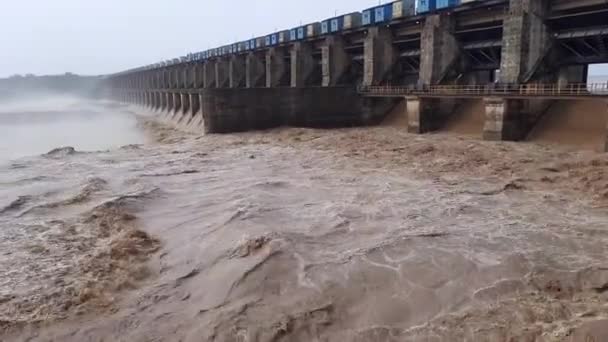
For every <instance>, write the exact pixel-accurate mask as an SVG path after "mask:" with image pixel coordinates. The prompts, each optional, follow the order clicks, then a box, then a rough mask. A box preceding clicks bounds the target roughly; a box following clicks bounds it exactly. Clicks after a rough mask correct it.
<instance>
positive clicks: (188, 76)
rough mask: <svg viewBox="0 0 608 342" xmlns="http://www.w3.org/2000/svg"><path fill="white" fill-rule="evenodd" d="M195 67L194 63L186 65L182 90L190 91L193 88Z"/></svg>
mask: <svg viewBox="0 0 608 342" xmlns="http://www.w3.org/2000/svg"><path fill="white" fill-rule="evenodd" d="M195 68H196V65H195V64H194V63H192V64H188V65H187V66H186V67H185V68H184V83H185V84H184V88H186V89H192V88H194V83H195V82H196V71H195Z"/></svg>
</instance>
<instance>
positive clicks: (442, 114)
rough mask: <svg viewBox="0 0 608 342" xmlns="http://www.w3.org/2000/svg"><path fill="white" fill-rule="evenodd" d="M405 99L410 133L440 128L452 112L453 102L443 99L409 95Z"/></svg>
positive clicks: (420, 132) (426, 131)
mask: <svg viewBox="0 0 608 342" xmlns="http://www.w3.org/2000/svg"><path fill="white" fill-rule="evenodd" d="M405 101H406V110H407V118H408V132H410V133H417V134H422V133H428V132H432V131H435V130H438V129H439V128H440V127H442V126H443V124H444V123H445V122H446V120H447V117H448V116H449V114H451V106H452V104H451V103H449V101H444V100H442V99H438V98H422V97H417V96H408V97H406V98H405Z"/></svg>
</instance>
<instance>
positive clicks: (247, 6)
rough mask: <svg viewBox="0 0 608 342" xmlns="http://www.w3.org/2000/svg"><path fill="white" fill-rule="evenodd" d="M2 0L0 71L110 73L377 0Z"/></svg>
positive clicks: (1, 73) (358, 8)
mask: <svg viewBox="0 0 608 342" xmlns="http://www.w3.org/2000/svg"><path fill="white" fill-rule="evenodd" d="M0 2H2V6H1V8H0V32H1V34H0V51H1V52H0V54H1V55H0V77H5V76H9V75H13V74H25V73H34V74H56V73H64V72H66V71H71V72H75V73H80V74H104V73H112V72H116V71H120V70H124V69H128V68H131V67H137V66H141V65H145V64H151V63H156V62H158V61H160V60H164V59H169V58H173V57H178V56H181V55H184V54H186V53H188V52H196V51H201V50H205V49H208V48H211V47H216V46H220V45H226V44H228V43H231V42H234V41H240V40H245V39H248V38H251V37H253V36H261V35H265V34H267V33H270V32H272V31H274V30H275V29H289V28H292V27H294V26H298V25H299V23H300V22H302V23H304V24H305V23H308V22H315V21H320V20H323V19H325V18H328V17H332V16H333V15H334V13H335V12H336V11H337V12H338V13H348V12H353V11H361V10H363V9H365V8H367V7H371V6H374V5H375V4H378V0H307V1H296V0H224V1H220V0H18V1H12V0H0ZM385 2H386V1H385Z"/></svg>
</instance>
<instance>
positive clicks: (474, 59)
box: [106, 0, 608, 151]
mask: <svg viewBox="0 0 608 342" xmlns="http://www.w3.org/2000/svg"><path fill="white" fill-rule="evenodd" d="M379 9H381V10H379ZM366 11H367V12H366ZM366 11H363V12H362V13H350V14H346V15H343V16H339V17H335V18H331V19H328V20H326V21H323V22H321V23H312V24H308V25H304V26H300V27H296V28H294V29H291V30H285V31H280V32H275V33H272V34H270V35H268V36H264V37H259V38H254V39H251V40H248V41H244V42H238V43H235V44H230V45H227V46H223V47H219V48H215V49H211V50H207V51H202V52H198V53H194V54H189V55H188V56H184V57H181V58H178V59H175V60H172V61H167V62H162V63H158V64H154V65H149V66H145V67H141V68H137V69H133V70H128V71H124V72H121V73H117V74H114V75H109V76H108V77H107V78H106V92H107V93H106V94H107V96H108V97H110V98H112V99H114V100H118V101H122V102H125V103H133V104H137V105H141V106H144V107H147V108H148V109H150V110H152V111H156V112H158V113H161V115H162V117H163V118H165V120H168V121H170V122H173V123H176V124H178V125H179V126H181V127H183V128H187V129H190V130H198V131H201V132H205V133H226V132H236V131H244V130H251V129H262V128H270V127H276V126H280V125H292V126H303V127H336V126H353V125H372V124H377V123H379V122H381V121H382V120H383V119H384V118H385V117H386V116H387V114H388V113H390V112H392V115H393V116H394V115H395V111H400V112H402V116H403V120H402V121H405V122H406V123H407V124H406V125H405V126H406V127H404V129H407V130H408V131H409V132H412V133H426V132H431V131H436V130H441V129H447V130H455V131H463V132H466V133H467V134H473V133H475V131H474V130H478V135H479V136H480V137H483V138H484V139H486V140H511V141H517V140H526V139H527V138H528V137H536V138H537V137H539V136H551V137H552V140H557V141H559V140H560V139H559V136H557V137H555V136H554V134H553V135H551V134H549V135H547V134H542V133H539V129H540V128H535V127H536V126H537V124H539V123H546V122H548V120H549V121H551V120H552V119H549V118H547V116H551V115H556V117H555V118H554V120H553V121H555V120H560V117H568V122H569V123H571V124H572V127H574V129H579V130H580V128H581V127H586V126H585V125H583V124H577V120H578V118H577V116H576V113H574V114H568V115H566V114H564V113H562V112H563V110H560V111H558V110H556V106H561V105H560V104H563V103H568V102H571V101H575V102H576V103H580V104H581V105H568V106H566V107H567V108H571V109H572V110H583V111H588V110H592V111H593V113H581V117H584V119H581V120H586V121H593V122H594V124H593V126H594V129H593V130H591V131H592V132H591V131H590V132H589V134H590V135H594V136H589V141H593V142H597V143H593V146H594V148H596V149H601V150H606V151H608V104H607V102H606V101H608V83H606V84H588V83H587V78H588V77H587V76H588V70H589V65H591V64H597V63H608V48H607V47H608V3H607V2H606V1H605V0H535V1H531V0H486V1H481V0H480V1H466V2H465V1H463V2H462V3H460V2H458V4H456V5H454V6H448V7H445V8H434V9H425V10H424V11H421V10H420V5H419V4H418V5H415V4H414V1H413V0H409V1H407V0H405V1H403V0H402V1H396V2H393V3H390V4H386V5H381V6H378V7H377V8H373V9H370V10H366ZM587 102H590V103H592V104H593V105H585V103H587ZM471 110H475V111H476V112H480V114H479V115H475V114H473V113H462V112H463V111H471ZM557 112H559V114H555V113H557ZM397 115H398V113H397ZM464 117H470V120H473V121H474V124H473V123H472V124H471V125H469V126H467V125H466V124H463V123H460V124H459V123H457V122H455V120H457V119H458V118H464ZM589 117H592V118H593V119H590V118H589ZM597 125H600V126H601V132H602V133H601V137H597V136H596V135H597V134H598V133H597V131H598V129H597V127H595V126H597ZM465 126H467V127H466V128H465ZM558 126H560V125H557V124H551V125H549V124H544V125H542V127H545V128H546V129H551V128H552V127H558ZM587 126H589V125H587ZM567 127H568V126H566V128H563V127H562V128H560V129H562V130H564V129H566V130H567ZM472 129H473V131H472ZM584 134H585V133H583V135H584Z"/></svg>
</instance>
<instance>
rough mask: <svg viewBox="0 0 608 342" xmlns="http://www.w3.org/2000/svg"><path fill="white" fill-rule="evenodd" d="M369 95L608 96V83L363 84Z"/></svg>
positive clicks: (362, 90) (360, 89) (362, 91)
mask: <svg viewBox="0 0 608 342" xmlns="http://www.w3.org/2000/svg"><path fill="white" fill-rule="evenodd" d="M358 90H359V93H361V94H363V95H368V96H408V95H412V96H435V97H442V96H446V97H448V96H453V97H485V96H500V97H608V82H606V83H576V84H572V83H570V84H547V83H528V84H499V83H495V84H488V85H411V86H392V85H380V86H360V87H359V88H358Z"/></svg>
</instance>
